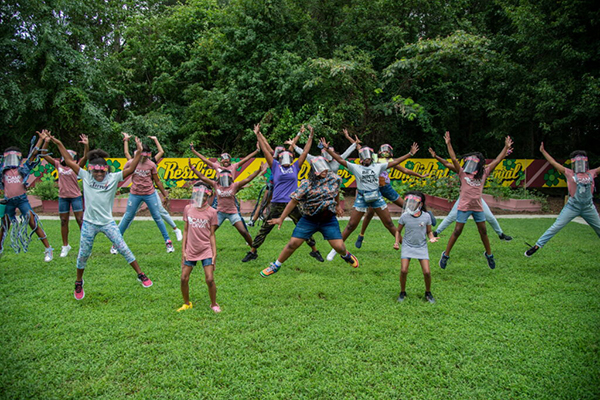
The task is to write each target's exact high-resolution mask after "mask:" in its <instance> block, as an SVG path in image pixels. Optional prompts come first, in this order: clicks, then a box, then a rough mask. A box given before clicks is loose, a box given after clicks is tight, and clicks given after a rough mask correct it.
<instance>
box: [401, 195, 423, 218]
mask: <svg viewBox="0 0 600 400" xmlns="http://www.w3.org/2000/svg"><path fill="white" fill-rule="evenodd" d="M419 211H421V198H420V197H419V196H414V195H412V194H410V195H408V196H406V198H405V199H404V209H403V210H402V212H403V213H405V214H409V215H415V214H417V213H418V212H419Z"/></svg>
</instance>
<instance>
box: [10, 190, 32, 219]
mask: <svg viewBox="0 0 600 400" xmlns="http://www.w3.org/2000/svg"><path fill="white" fill-rule="evenodd" d="M17 208H18V209H19V210H21V215H23V216H25V215H27V214H29V212H30V211H32V209H31V204H29V200H27V193H23V194H22V195H20V196H15V197H11V198H10V199H7V203H6V209H5V210H4V215H7V216H8V218H9V219H10V220H11V221H14V220H15V219H16V217H17Z"/></svg>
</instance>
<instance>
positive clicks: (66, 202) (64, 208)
mask: <svg viewBox="0 0 600 400" xmlns="http://www.w3.org/2000/svg"><path fill="white" fill-rule="evenodd" d="M71 208H72V209H73V212H81V211H83V200H82V197H81V196H79V197H72V198H69V197H59V198H58V213H59V214H68V213H69V211H70V209H71Z"/></svg>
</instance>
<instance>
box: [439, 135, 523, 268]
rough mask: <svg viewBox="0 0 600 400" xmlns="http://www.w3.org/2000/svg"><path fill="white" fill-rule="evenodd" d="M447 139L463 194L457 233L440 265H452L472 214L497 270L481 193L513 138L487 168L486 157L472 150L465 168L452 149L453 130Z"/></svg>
mask: <svg viewBox="0 0 600 400" xmlns="http://www.w3.org/2000/svg"><path fill="white" fill-rule="evenodd" d="M444 140H445V142H446V146H447V147H448V154H449V155H450V158H451V159H452V165H454V168H455V169H456V170H457V171H458V177H459V179H460V197H459V204H458V213H457V215H456V225H455V227H454V232H452V235H451V236H450V240H448V245H447V246H446V250H445V251H443V252H442V257H441V258H440V263H439V265H440V267H441V268H442V269H445V268H446V266H447V265H448V260H449V259H450V251H451V250H452V247H453V246H454V244H455V243H456V241H457V240H458V237H459V236H460V235H461V233H462V230H463V228H464V226H465V224H466V222H467V219H468V218H469V216H471V215H472V216H473V219H474V220H475V223H476V224H477V229H478V230H479V236H480V237H481V242H482V243H483V246H484V247H485V252H484V253H483V255H484V256H485V258H486V260H487V263H488V267H490V268H491V269H494V268H496V261H495V260H494V255H493V254H492V248H491V247H490V239H489V238H488V235H487V230H486V226H485V213H484V212H483V207H482V204H481V195H482V194H483V187H484V186H485V181H486V179H487V177H488V176H490V174H491V173H492V171H493V170H494V169H495V168H496V167H497V166H498V164H500V161H502V160H503V159H504V157H506V154H507V153H508V151H509V150H510V149H511V147H512V144H513V141H512V139H511V138H510V136H507V137H506V139H505V141H504V148H503V149H502V151H501V152H500V154H499V155H498V157H496V159H495V160H494V161H492V162H491V163H490V164H489V165H488V166H487V167H486V166H485V157H484V156H483V154H481V153H470V154H467V155H465V156H464V157H463V159H464V166H463V167H461V165H460V163H459V162H458V159H457V158H456V154H455V153H454V149H453V148H452V143H450V132H446V134H445V135H444Z"/></svg>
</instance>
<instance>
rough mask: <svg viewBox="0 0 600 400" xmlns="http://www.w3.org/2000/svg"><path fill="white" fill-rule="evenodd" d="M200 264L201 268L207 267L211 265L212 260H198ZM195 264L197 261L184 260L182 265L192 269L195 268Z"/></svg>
mask: <svg viewBox="0 0 600 400" xmlns="http://www.w3.org/2000/svg"><path fill="white" fill-rule="evenodd" d="M200 262H201V263H202V266H203V267H208V266H209V265H212V263H213V260H212V258H205V259H204V260H200ZM196 264H198V261H190V260H185V261H184V262H183V265H187V266H188V267H192V268H194V267H195V266H196Z"/></svg>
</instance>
